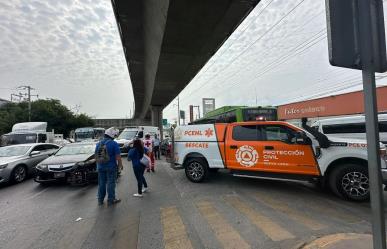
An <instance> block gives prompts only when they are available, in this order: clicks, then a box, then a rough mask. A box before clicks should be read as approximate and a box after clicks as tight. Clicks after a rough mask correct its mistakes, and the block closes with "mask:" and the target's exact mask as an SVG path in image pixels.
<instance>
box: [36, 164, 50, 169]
mask: <svg viewBox="0 0 387 249" xmlns="http://www.w3.org/2000/svg"><path fill="white" fill-rule="evenodd" d="M36 168H37V169H39V170H47V169H48V165H47V164H38V165H37V166H36Z"/></svg>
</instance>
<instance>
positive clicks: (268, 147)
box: [265, 146, 274, 150]
mask: <svg viewBox="0 0 387 249" xmlns="http://www.w3.org/2000/svg"><path fill="white" fill-rule="evenodd" d="M265 150H274V146H265Z"/></svg>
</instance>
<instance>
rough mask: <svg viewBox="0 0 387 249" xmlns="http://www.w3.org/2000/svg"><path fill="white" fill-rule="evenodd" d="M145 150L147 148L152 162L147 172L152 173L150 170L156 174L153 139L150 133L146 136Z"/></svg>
mask: <svg viewBox="0 0 387 249" xmlns="http://www.w3.org/2000/svg"><path fill="white" fill-rule="evenodd" d="M144 148H146V149H147V150H148V154H149V157H150V160H151V163H150V168H148V169H147V170H146V171H147V172H150V170H152V172H155V157H154V154H153V139H152V138H151V137H150V135H149V133H148V134H146V135H145V139H144Z"/></svg>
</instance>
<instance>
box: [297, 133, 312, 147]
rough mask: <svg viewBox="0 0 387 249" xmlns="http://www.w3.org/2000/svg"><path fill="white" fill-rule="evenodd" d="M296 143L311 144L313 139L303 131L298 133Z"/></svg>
mask: <svg viewBox="0 0 387 249" xmlns="http://www.w3.org/2000/svg"><path fill="white" fill-rule="evenodd" d="M296 144H304V145H310V144H312V140H311V139H310V138H309V137H308V136H307V135H306V134H305V133H304V132H302V131H299V132H297V133H296Z"/></svg>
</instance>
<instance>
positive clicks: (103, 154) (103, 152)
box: [95, 141, 110, 164]
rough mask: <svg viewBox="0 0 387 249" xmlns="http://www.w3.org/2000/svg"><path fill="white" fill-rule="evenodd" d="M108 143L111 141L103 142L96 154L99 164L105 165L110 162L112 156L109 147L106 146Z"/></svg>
mask: <svg viewBox="0 0 387 249" xmlns="http://www.w3.org/2000/svg"><path fill="white" fill-rule="evenodd" d="M108 142H109V141H107V142H106V143H104V142H103V141H101V142H100V144H99V147H98V150H97V153H96V154H95V161H96V162H97V163H98V164H105V163H108V162H109V161H110V156H109V153H108V150H107V146H106V145H107V143H108Z"/></svg>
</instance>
